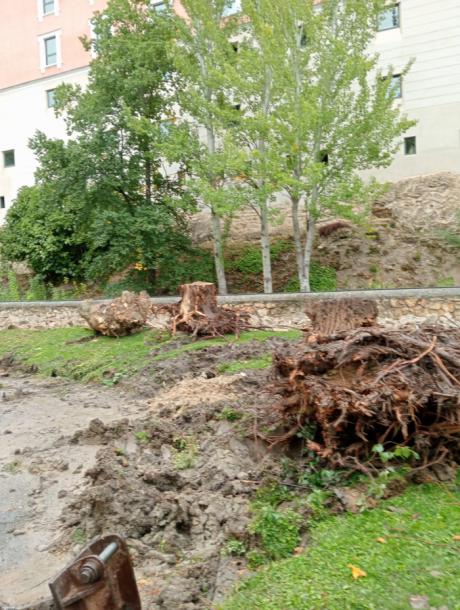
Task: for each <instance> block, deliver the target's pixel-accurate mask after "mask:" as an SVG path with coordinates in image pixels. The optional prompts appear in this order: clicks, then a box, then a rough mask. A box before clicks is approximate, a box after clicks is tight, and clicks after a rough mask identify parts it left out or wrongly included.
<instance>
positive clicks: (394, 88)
mask: <svg viewBox="0 0 460 610" xmlns="http://www.w3.org/2000/svg"><path fill="white" fill-rule="evenodd" d="M391 92H392V93H393V95H394V96H395V98H396V99H397V100H400V99H401V98H402V76H401V74H393V76H392V77H391Z"/></svg>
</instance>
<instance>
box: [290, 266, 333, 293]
mask: <svg viewBox="0 0 460 610" xmlns="http://www.w3.org/2000/svg"><path fill="white" fill-rule="evenodd" d="M310 285H311V290H312V292H334V291H335V290H337V271H336V270H335V269H333V268H332V267H323V266H322V265H319V264H318V263H315V262H313V263H312V264H311V267H310ZM299 291H300V283H299V280H298V278H297V277H295V278H292V279H291V280H289V282H288V283H287V284H286V285H285V287H284V292H299Z"/></svg>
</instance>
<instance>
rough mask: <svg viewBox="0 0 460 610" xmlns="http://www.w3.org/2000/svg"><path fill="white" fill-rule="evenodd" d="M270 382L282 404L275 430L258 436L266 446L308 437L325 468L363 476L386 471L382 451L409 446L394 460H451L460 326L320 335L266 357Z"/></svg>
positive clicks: (459, 389) (459, 386)
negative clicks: (290, 350)
mask: <svg viewBox="0 0 460 610" xmlns="http://www.w3.org/2000/svg"><path fill="white" fill-rule="evenodd" d="M274 376H275V392H276V393H278V394H280V395H281V396H282V399H281V402H280V404H279V406H278V410H277V412H276V414H275V418H274V421H273V430H274V431H275V432H273V433H272V434H268V435H264V438H265V439H266V440H268V441H269V442H270V443H272V444H278V443H283V442H284V443H288V442H290V441H291V440H293V439H295V438H297V439H298V435H299V434H301V435H302V437H304V438H305V434H306V433H305V431H308V434H306V442H307V444H308V448H309V450H310V451H312V452H314V453H315V454H317V456H319V457H320V458H321V459H322V460H323V461H324V462H325V463H327V464H328V465H329V466H331V467H333V468H340V467H351V468H353V469H357V470H361V471H363V472H366V473H370V472H372V471H378V470H379V469H381V468H384V467H386V465H385V461H384V460H382V451H385V452H394V450H395V448H396V447H403V448H410V449H411V450H412V452H406V456H402V457H405V458H406V459H405V460H404V459H402V460H401V461H404V462H405V463H408V464H411V465H412V466H413V467H414V469H415V470H420V469H423V468H427V467H429V466H433V465H436V464H440V463H444V464H449V463H454V462H458V461H459V460H460V329H447V328H444V327H442V326H438V327H436V326H425V327H422V328H421V329H418V330H410V329H408V328H402V329H399V330H388V329H384V328H378V327H370V328H360V329H357V330H352V331H344V332H339V333H335V334H333V335H331V336H329V337H324V336H322V337H320V338H318V342H317V343H315V344H310V345H306V346H303V347H302V348H301V350H300V351H296V352H294V353H277V354H275V356H274ZM261 436H262V435H261ZM376 446H377V447H379V448H380V451H378V450H377V451H376ZM416 454H417V455H418V456H419V457H417V455H416ZM395 461H396V462H398V459H397V456H395Z"/></svg>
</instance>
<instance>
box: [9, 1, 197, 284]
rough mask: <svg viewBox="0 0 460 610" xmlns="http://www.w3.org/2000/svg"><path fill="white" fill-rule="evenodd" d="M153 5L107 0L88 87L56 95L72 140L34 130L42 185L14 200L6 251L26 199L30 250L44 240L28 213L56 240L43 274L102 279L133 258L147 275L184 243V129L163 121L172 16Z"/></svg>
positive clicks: (169, 105)
mask: <svg viewBox="0 0 460 610" xmlns="http://www.w3.org/2000/svg"><path fill="white" fill-rule="evenodd" d="M149 6H150V3H149V1H148V0H110V2H109V4H108V7H107V9H106V10H105V11H104V12H102V13H100V14H97V15H96V16H95V18H94V28H95V32H96V34H97V46H96V50H97V57H96V58H95V59H94V61H93V62H92V63H91V66H90V72H89V82H88V86H87V88H86V89H84V90H83V89H81V88H80V87H74V86H69V85H62V86H61V87H59V88H58V90H57V92H56V101H57V111H58V113H59V114H61V115H62V116H64V118H65V120H66V124H67V130H68V134H69V141H68V142H63V141H59V140H57V141H56V140H51V139H48V138H46V137H45V136H44V135H43V134H37V135H36V136H35V137H34V138H33V140H32V142H31V147H32V149H33V150H34V152H35V154H36V156H37V158H38V170H37V172H36V183H37V185H38V188H37V189H35V190H34V191H33V192H30V191H25V192H24V193H23V194H22V195H21V197H20V198H19V199H18V202H17V203H16V204H14V205H13V207H12V208H11V210H10V212H9V214H8V216H7V225H6V229H5V231H4V235H3V238H2V239H3V243H4V249H6V252H7V254H8V253H9V255H10V256H11V257H13V256H15V257H18V256H19V255H20V252H19V249H18V248H17V247H16V246H15V245H14V239H15V238H14V236H15V235H17V233H18V230H19V228H20V227H21V226H22V229H25V228H26V227H25V226H24V223H25V221H24V223H22V224H21V222H22V221H21V219H20V218H19V211H20V210H22V211H24V208H25V205H26V204H25V201H26V200H28V201H29V203H31V204H32V205H33V207H34V209H33V210H31V211H30V213H29V214H27V210H26V216H28V217H29V218H30V219H31V221H32V223H31V224H30V226H29V228H30V229H31V232H29V233H28V235H29V238H30V239H31V240H32V241H31V242H30V243H31V249H32V244H33V247H34V248H35V247H36V248H38V249H39V245H40V243H41V240H42V237H43V236H40V235H38V234H36V231H35V230H34V228H33V226H32V224H33V218H34V214H37V215H38V216H39V217H40V219H41V223H42V229H43V234H44V235H45V234H46V235H47V240H48V241H47V243H48V244H49V243H52V244H53V248H54V250H53V248H52V249H51V250H49V254H50V257H51V258H50V259H48V262H47V263H46V264H45V263H44V262H43V265H44V266H43V268H42V270H41V272H42V273H44V274H45V275H47V276H48V277H50V276H53V277H56V279H57V278H58V277H59V276H60V277H78V278H82V277H84V278H85V279H98V280H99V279H104V278H106V277H107V276H108V275H110V274H111V273H112V272H114V271H119V270H120V269H124V268H126V267H127V266H128V265H130V264H134V263H137V265H138V266H140V267H142V268H146V269H147V270H149V271H150V272H151V276H152V277H153V276H154V274H155V273H156V272H157V270H158V268H160V267H161V266H162V265H165V264H171V260H173V259H174V255H175V253H180V252H182V251H183V249H184V248H186V247H187V246H188V243H189V242H188V238H187V228H186V223H185V220H186V219H185V212H187V211H188V210H191V209H193V200H192V199H191V197H190V196H189V195H187V193H186V192H185V190H184V189H183V186H182V183H181V180H180V172H181V171H186V163H187V160H186V159H187V155H186V154H184V152H183V151H184V147H183V146H181V143H182V142H184V143H188V141H189V140H188V136H187V134H186V133H185V131H184V129H185V128H184V126H182V125H175V124H174V123H171V122H170V121H169V120H168V118H169V117H170V116H172V114H173V102H174V91H175V88H176V86H177V82H176V76H175V72H174V66H173V63H172V58H171V54H170V49H171V46H172V41H173V39H174V36H175V27H174V20H173V19H172V17H171V16H168V15H163V14H161V15H160V14H157V13H156V12H155V11H154V10H153V9H151V8H149ZM83 43H84V44H85V45H86V46H87V48H88V47H89V44H90V42H89V41H87V40H86V41H83ZM172 169H174V172H173V171H172ZM15 206H16V210H15ZM46 209H47V210H48V216H47V214H46ZM8 233H10V235H8ZM34 239H36V241H33V240H34ZM7 244H8V245H7ZM70 244H72V246H73V249H71V248H70ZM74 246H75V247H74ZM59 248H61V250H60V251H59V252H58V250H59ZM23 255H27V251H24V252H23ZM53 257H54V263H55V267H54V271H53V267H52V265H51V264H49V263H51V259H52V258H53ZM28 259H29V260H31V256H28ZM28 259H27V258H26V259H25V260H28ZM66 261H67V262H66ZM61 263H62V264H61ZM67 263H68V264H67ZM37 265H39V258H35V259H34V263H33V266H34V268H36V269H37ZM37 270H38V269H37Z"/></svg>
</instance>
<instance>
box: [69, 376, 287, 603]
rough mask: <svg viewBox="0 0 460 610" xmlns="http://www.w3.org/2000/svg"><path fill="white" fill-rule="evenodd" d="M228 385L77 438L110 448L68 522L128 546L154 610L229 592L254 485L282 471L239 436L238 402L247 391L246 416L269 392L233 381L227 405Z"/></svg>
mask: <svg viewBox="0 0 460 610" xmlns="http://www.w3.org/2000/svg"><path fill="white" fill-rule="evenodd" d="M216 384H217V386H216V387H214V386H215V385H216ZM221 386H222V382H221V380H218V379H210V380H203V383H202V386H201V393H200V396H201V401H199V400H196V397H195V400H194V401H191V402H190V403H189V405H188V406H187V405H186V404H185V406H184V393H183V392H182V391H181V390H180V389H179V391H178V392H177V395H176V396H175V394H174V390H173V389H171V390H169V391H168V393H167V400H165V396H163V397H162V398H161V400H160V399H158V400H155V401H153V403H152V405H151V413H150V414H149V416H148V417H145V418H143V419H138V420H135V421H134V422H133V421H131V422H129V423H128V422H127V421H126V420H125V421H120V422H117V423H116V424H111V425H109V426H105V425H104V424H103V423H102V422H101V421H99V420H96V421H94V422H92V423H91V424H90V426H89V427H88V428H87V429H86V430H85V431H83V432H80V433H78V434H77V435H75V436H74V439H73V442H75V443H77V444H83V445H85V444H102V445H105V446H104V448H103V449H101V450H100V451H99V453H98V455H97V463H96V465H95V466H94V467H92V468H90V469H89V470H88V471H87V472H86V481H87V484H86V486H85V488H83V489H82V490H81V493H80V494H79V495H78V496H76V497H74V498H73V499H72V501H71V502H70V504H69V506H68V509H67V510H66V512H65V516H64V524H65V526H66V528H68V531H69V534H70V532H72V531H75V528H77V529H79V530H82V531H83V532H84V533H85V535H86V537H88V538H89V537H91V536H93V535H100V533H101V532H109V531H115V532H117V533H119V534H121V535H123V536H126V537H127V538H128V542H129V545H130V547H131V549H132V550H133V552H134V557H135V562H136V568H137V574H138V581H139V586H140V588H141V592H142V595H143V599H144V605H143V607H145V608H146V609H152V610H160V609H161V610H165V609H168V610H198V609H200V610H204V609H206V608H210V607H211V604H212V603H213V602H215V601H216V600H218V599H221V597H222V596H223V594H224V593H227V592H228V589H229V587H231V585H232V584H233V582H234V581H235V580H236V578H237V576H238V573H239V571H240V570H241V569H242V567H243V566H242V563H241V562H240V561H239V560H237V559H235V558H232V557H229V556H227V555H226V553H225V545H226V543H227V541H228V540H230V539H234V538H236V539H243V537H244V536H245V532H246V528H247V525H248V522H249V520H250V514H249V498H250V496H251V494H252V493H253V491H254V484H252V483H251V482H250V481H257V480H260V479H263V478H264V477H265V476H267V473H275V472H277V469H278V466H277V465H276V462H275V461H274V460H273V459H272V457H271V455H270V454H269V453H268V452H267V449H266V447H265V446H264V444H263V443H258V442H255V441H251V440H247V439H246V438H245V434H244V432H243V428H244V427H242V428H241V430H240V431H238V430H239V428H238V426H239V423H238V422H239V417H240V416H242V411H241V412H240V411H239V409H240V405H239V404H238V401H237V400H235V398H234V397H236V396H238V395H241V393H242V391H244V392H245V395H246V397H247V402H246V405H245V414H247V412H248V407H247V405H248V404H249V405H250V404H251V398H250V394H253V396H252V401H253V402H256V400H257V398H260V396H261V387H260V384H259V383H258V381H256V380H255V379H251V380H248V379H246V378H245V377H244V376H234V377H232V378H227V380H226V384H225V387H226V388H227V399H226V400H225V397H224V395H223V394H222V389H221ZM219 393H220V394H219ZM216 396H221V400H220V401H218V402H216V400H215V397H216ZM212 397H214V399H212ZM256 397H257V398H256ZM266 398H267V399H268V400H270V398H269V397H268V396H267V397H266ZM228 413H231V417H230V416H228V419H227V415H228ZM226 414H227V415H226ZM229 420H231V421H229Z"/></svg>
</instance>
